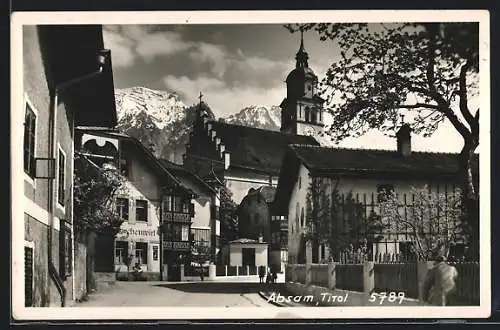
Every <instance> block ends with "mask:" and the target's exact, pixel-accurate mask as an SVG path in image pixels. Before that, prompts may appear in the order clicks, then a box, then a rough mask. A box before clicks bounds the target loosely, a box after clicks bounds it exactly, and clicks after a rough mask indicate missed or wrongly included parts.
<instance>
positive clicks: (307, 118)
mask: <svg viewBox="0 0 500 330" xmlns="http://www.w3.org/2000/svg"><path fill="white" fill-rule="evenodd" d="M310 114H311V109H310V108H309V107H306V121H307V122H309V121H310V120H311V119H310Z"/></svg>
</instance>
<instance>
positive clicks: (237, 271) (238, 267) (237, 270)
mask: <svg viewBox="0 0 500 330" xmlns="http://www.w3.org/2000/svg"><path fill="white" fill-rule="evenodd" d="M239 275H240V266H238V265H236V276H239Z"/></svg>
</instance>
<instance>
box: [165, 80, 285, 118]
mask: <svg viewBox="0 0 500 330" xmlns="http://www.w3.org/2000/svg"><path fill="white" fill-rule="evenodd" d="M164 83H165V86H166V87H167V88H169V89H173V90H175V91H178V92H180V93H182V94H184V95H185V98H186V99H185V100H184V101H185V103H187V104H194V103H196V102H197V100H198V95H199V93H200V92H202V93H203V95H204V100H205V102H207V104H208V105H209V106H210V108H211V109H212V111H213V112H214V113H215V115H216V116H217V117H225V116H228V115H230V114H233V113H236V112H238V111H240V110H241V109H243V108H245V107H247V106H249V105H254V104H263V105H278V104H279V103H280V102H281V100H282V98H283V97H284V95H285V93H284V90H283V88H281V87H278V88H260V87H250V86H241V87H228V86H227V84H226V83H225V82H224V81H223V80H220V79H217V78H209V77H197V78H195V79H190V78H188V77H174V76H171V75H170V76H166V77H165V78H164Z"/></svg>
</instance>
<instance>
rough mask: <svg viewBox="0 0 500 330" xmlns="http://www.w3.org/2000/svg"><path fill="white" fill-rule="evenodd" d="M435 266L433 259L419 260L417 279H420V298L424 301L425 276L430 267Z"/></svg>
mask: <svg viewBox="0 0 500 330" xmlns="http://www.w3.org/2000/svg"><path fill="white" fill-rule="evenodd" d="M432 267H433V262H432V261H419V262H417V280H418V283H417V285H418V299H419V300H420V301H423V295H424V292H423V285H424V281H425V277H426V276H427V272H428V271H429V269H431V268H432Z"/></svg>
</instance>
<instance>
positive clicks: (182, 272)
mask: <svg viewBox="0 0 500 330" xmlns="http://www.w3.org/2000/svg"><path fill="white" fill-rule="evenodd" d="M181 282H184V264H181Z"/></svg>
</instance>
